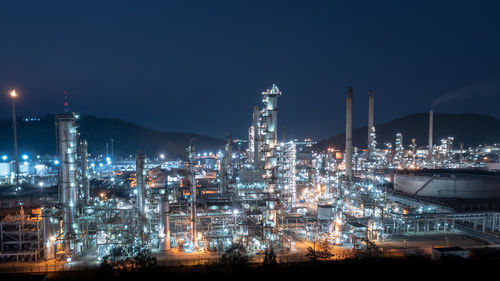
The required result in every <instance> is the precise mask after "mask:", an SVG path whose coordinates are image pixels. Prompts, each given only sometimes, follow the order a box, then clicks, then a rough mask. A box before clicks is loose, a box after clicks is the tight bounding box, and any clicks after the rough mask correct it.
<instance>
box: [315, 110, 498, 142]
mask: <svg viewBox="0 0 500 281" xmlns="http://www.w3.org/2000/svg"><path fill="white" fill-rule="evenodd" d="M375 129H376V133H377V147H385V146H384V143H387V142H391V143H394V141H395V139H396V133H401V134H403V143H404V144H405V145H408V144H409V143H410V142H411V139H412V138H414V139H415V140H416V142H417V145H418V146H427V145H428V135H429V114H428V113H415V114H410V115H406V116H403V117H401V118H397V119H394V120H392V121H389V122H386V123H382V124H375ZM449 136H451V137H454V138H455V141H454V147H458V145H460V143H461V142H463V144H464V148H467V147H470V146H476V145H480V144H493V143H500V119H497V118H494V117H491V116H487V115H482V114H475V113H463V114H445V113H436V112H434V141H433V142H434V144H435V145H436V144H439V142H440V141H441V139H442V138H446V137H449ZM367 139H368V127H367V126H364V127H362V128H356V129H353V132H352V141H353V146H354V147H358V148H366V146H367V142H368V140H367ZM327 147H333V148H335V149H342V150H343V149H345V132H344V133H342V134H339V135H336V136H333V137H331V138H328V139H326V140H322V141H319V142H318V144H317V145H316V148H318V149H325V148H327Z"/></svg>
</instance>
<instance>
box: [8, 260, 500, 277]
mask: <svg viewBox="0 0 500 281" xmlns="http://www.w3.org/2000/svg"><path fill="white" fill-rule="evenodd" d="M499 269H500V257H491V256H490V257H485V258H475V259H467V260H464V259H448V260H443V261H441V262H440V263H436V262H431V261H430V260H429V259H426V258H421V257H416V258H405V259H384V258H381V259H378V258H377V259H365V260H343V261H331V262H315V263H295V264H277V265H275V266H271V267H266V268H264V267H263V266H256V265H249V266H247V265H233V266H228V265H218V264H214V265H203V266H192V267H170V268H169V267H157V268H152V269H147V270H139V271H134V270H132V271H109V270H102V269H97V270H93V271H65V272H56V273H49V274H48V275H22V274H3V275H2V274H0V280H9V281H10V280H12V281H16V280H61V281H64V280H67V281H70V280H107V281H112V280H120V281H126V280H135V281H152V280H214V279H215V280H237V281H239V280H243V279H245V280H256V281H261V280H277V281H284V280H290V281H291V280H305V281H312V278H314V279H315V280H319V279H318V278H321V280H341V279H342V280H472V281H476V280H482V279H484V280H499V279H500V275H499V274H498V270H499Z"/></svg>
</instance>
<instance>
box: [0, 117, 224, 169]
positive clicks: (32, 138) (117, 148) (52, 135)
mask: <svg viewBox="0 0 500 281" xmlns="http://www.w3.org/2000/svg"><path fill="white" fill-rule="evenodd" d="M78 123H79V125H80V127H79V129H78V131H79V132H80V135H81V138H83V139H86V140H87V142H88V149H89V153H90V154H91V155H98V154H103V155H105V153H106V143H108V145H109V153H111V139H113V148H114V154H115V156H122V157H127V156H129V155H135V154H136V153H138V152H141V153H144V154H146V155H148V156H151V157H156V156H158V155H159V154H160V153H164V154H165V156H166V157H167V158H168V159H178V158H180V157H183V156H184V155H185V151H186V147H187V146H188V144H189V142H190V140H191V139H194V144H195V147H196V151H199V152H205V151H207V152H208V151H213V152H215V151H216V150H218V149H219V148H220V147H221V146H222V145H224V141H223V140H222V139H217V138H212V137H207V136H201V135H197V134H190V133H170V132H161V131H156V130H153V129H148V128H145V127H142V126H139V125H137V124H134V123H131V122H127V121H123V120H119V119H106V118H97V117H94V116H81V117H80V118H79V120H78ZM17 132H18V143H19V153H28V154H31V155H34V154H38V155H55V154H56V131H55V116H54V115H47V116H45V117H40V118H31V119H25V118H19V119H18V126H17ZM12 146H13V134H12V119H8V120H0V154H2V155H3V154H9V155H10V154H12V150H13V149H12Z"/></svg>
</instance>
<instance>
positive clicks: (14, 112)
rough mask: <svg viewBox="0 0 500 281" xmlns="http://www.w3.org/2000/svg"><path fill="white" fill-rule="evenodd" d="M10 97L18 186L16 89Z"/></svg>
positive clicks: (15, 176)
mask: <svg viewBox="0 0 500 281" xmlns="http://www.w3.org/2000/svg"><path fill="white" fill-rule="evenodd" d="M10 97H11V98H12V129H13V130H14V159H15V161H16V166H15V168H14V169H15V174H14V181H15V183H16V187H18V186H19V153H18V151H17V122H16V98H17V93H16V90H12V91H11V92H10Z"/></svg>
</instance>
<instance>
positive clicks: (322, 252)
mask: <svg viewBox="0 0 500 281" xmlns="http://www.w3.org/2000/svg"><path fill="white" fill-rule="evenodd" d="M317 246H318V247H317V248H318V249H317V250H315V249H313V248H312V247H308V248H307V254H306V257H308V258H309V260H311V261H313V262H314V261H318V260H329V259H331V258H332V257H334V256H335V255H334V254H333V253H332V247H331V246H330V242H328V240H327V239H323V240H320V241H319V242H318V244H317Z"/></svg>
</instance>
